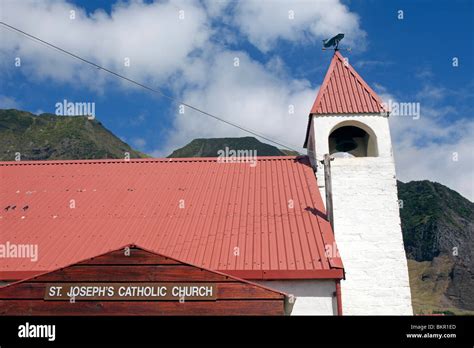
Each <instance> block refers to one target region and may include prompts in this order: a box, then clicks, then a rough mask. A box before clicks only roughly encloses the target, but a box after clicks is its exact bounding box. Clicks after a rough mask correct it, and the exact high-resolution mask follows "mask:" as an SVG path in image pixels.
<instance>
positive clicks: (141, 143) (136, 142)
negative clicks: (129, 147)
mask: <svg viewBox="0 0 474 348" xmlns="http://www.w3.org/2000/svg"><path fill="white" fill-rule="evenodd" d="M132 144H133V146H135V147H136V148H138V149H143V148H144V147H145V145H146V140H145V139H144V138H139V137H138V138H133V139H132Z"/></svg>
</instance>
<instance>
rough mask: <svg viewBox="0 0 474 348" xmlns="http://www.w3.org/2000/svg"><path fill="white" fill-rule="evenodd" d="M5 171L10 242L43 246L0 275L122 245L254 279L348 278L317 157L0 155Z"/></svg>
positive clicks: (3, 199)
mask: <svg viewBox="0 0 474 348" xmlns="http://www.w3.org/2000/svg"><path fill="white" fill-rule="evenodd" d="M0 177H1V186H0V229H1V231H2V233H1V234H0V243H1V244H6V243H7V242H9V243H14V244H17V245H18V244H37V245H38V248H39V259H38V261H37V262H32V261H30V260H29V259H25V258H7V259H3V260H2V259H0V279H19V277H20V276H21V277H25V276H31V275H33V274H35V273H38V272H45V271H50V270H53V269H56V268H58V267H63V266H65V265H68V264H71V263H74V262H76V261H79V260H82V259H85V258H88V257H94V256H95V255H98V254H101V253H104V252H107V251H110V250H113V249H117V248H119V247H120V246H122V245H124V244H136V245H142V246H144V247H146V248H147V249H149V250H151V251H155V252H157V253H162V254H165V255H169V256H170V257H173V258H176V259H179V260H181V261H183V262H188V263H191V264H194V265H198V266H201V267H204V268H209V269H213V270H217V271H221V272H224V273H228V274H231V275H234V276H238V277H242V278H246V279H286V278H295V279H298V278H301V279H303V278H341V277H342V276H343V270H342V263H341V260H340V258H339V257H332V256H333V255H329V257H328V256H326V253H325V247H326V246H328V247H334V245H335V242H334V236H333V233H332V230H331V227H330V225H329V223H328V221H327V220H326V219H325V218H324V206H323V202H322V200H321V197H320V194H319V189H318V185H317V182H316V178H315V175H314V173H313V170H312V168H311V167H310V166H309V161H308V158H307V157H298V158H295V157H259V158H258V162H257V165H256V166H251V165H250V164H249V163H219V162H217V161H216V158H186V159H143V160H130V161H124V160H84V161H41V162H0ZM71 200H74V203H75V208H73V209H71V208H70V205H71ZM181 200H182V201H181ZM291 201H292V202H293V208H291V207H290V206H291V203H292V202H291ZM180 202H181V203H183V204H184V208H180ZM8 206H10V208H9V209H6V208H7V207H8ZM13 206H16V208H15V209H12V208H11V207H13ZM26 206H27V208H25V207H26ZM237 254H238V255H237Z"/></svg>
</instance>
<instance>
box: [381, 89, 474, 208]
mask: <svg viewBox="0 0 474 348" xmlns="http://www.w3.org/2000/svg"><path fill="white" fill-rule="evenodd" d="M378 89H379V90H381V91H383V92H382V93H381V94H380V96H381V98H382V99H383V100H384V101H386V102H387V101H388V100H392V101H393V102H405V103H408V102H410V103H411V102H417V101H414V100H403V101H400V100H397V99H396V98H395V97H394V96H393V95H390V94H389V93H387V92H386V90H385V89H384V88H383V87H381V86H379V88H378ZM441 89H442V88H438V87H437V88H434V87H432V86H429V85H425V86H424V87H423V88H422V90H421V91H420V93H418V94H417V96H418V97H420V98H421V107H420V110H421V112H420V118H419V119H414V118H413V117H407V116H391V117H390V127H391V133H392V142H393V147H394V156H395V163H396V168H397V177H398V179H399V180H401V181H404V182H407V181H411V180H424V179H427V180H431V181H436V182H439V183H441V184H443V185H446V186H448V187H449V188H451V189H453V190H455V191H457V192H459V193H460V194H462V195H463V196H464V197H466V198H468V199H470V200H471V201H472V200H474V152H473V151H472V149H474V138H473V137H472V134H474V120H473V119H472V118H471V117H469V118H460V119H457V120H456V121H447V120H445V119H444V117H442V116H444V115H446V113H448V112H453V111H455V108H454V107H453V106H450V105H445V106H441V105H438V103H437V101H438V100H439V99H440V94H439V93H438V91H439V90H441ZM433 91H434V92H433Z"/></svg>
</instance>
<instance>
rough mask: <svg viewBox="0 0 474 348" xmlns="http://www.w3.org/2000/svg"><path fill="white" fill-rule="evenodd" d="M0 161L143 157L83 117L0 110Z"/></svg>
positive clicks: (100, 126)
mask: <svg viewBox="0 0 474 348" xmlns="http://www.w3.org/2000/svg"><path fill="white" fill-rule="evenodd" d="M0 148H1V149H2V150H1V151H0V160H2V161H14V160H15V156H16V154H17V153H19V154H20V156H21V157H20V158H21V160H60V159H68V160H73V159H94V158H97V159H103V158H124V156H125V153H126V152H128V153H130V158H140V157H146V156H145V155H144V154H142V153H140V152H138V151H135V150H133V149H132V148H131V147H130V146H128V145H127V144H126V143H124V142H123V141H121V140H120V139H119V138H117V137H116V136H115V135H114V134H112V133H111V132H110V131H109V130H107V129H106V128H105V127H104V126H103V125H102V124H101V123H100V122H98V121H96V120H89V119H87V117H85V116H56V115H53V114H41V115H38V116H37V115H34V114H32V113H29V112H26V111H19V110H14V109H8V110H2V109H0Z"/></svg>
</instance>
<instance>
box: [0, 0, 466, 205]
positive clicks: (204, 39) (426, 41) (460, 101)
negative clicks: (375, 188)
mask: <svg viewBox="0 0 474 348" xmlns="http://www.w3.org/2000/svg"><path fill="white" fill-rule="evenodd" d="M0 9H1V15H2V20H3V21H5V22H7V23H9V24H11V25H14V26H17V27H19V28H21V29H23V30H25V31H27V32H30V33H32V34H34V35H37V36H39V37H41V38H42V39H44V40H47V41H51V42H52V43H55V44H57V45H59V46H61V47H64V48H67V49H69V50H71V51H73V52H75V53H77V54H79V55H82V56H84V57H86V58H88V59H90V60H92V61H95V62H97V63H99V64H103V65H105V66H106V67H109V68H110V69H112V70H116V71H118V72H120V73H122V74H124V75H126V76H130V77H132V78H134V79H136V80H138V81H142V82H144V83H145V84H147V85H150V86H152V87H154V88H159V89H161V90H163V91H165V92H166V93H168V94H170V95H172V96H174V97H176V98H177V99H180V100H184V101H186V102H189V103H190V104H192V105H195V106H197V107H201V108H203V109H205V110H206V111H209V112H211V113H216V114H218V115H219V116H221V117H222V118H226V119H229V120H231V121H233V122H236V123H239V124H242V125H244V126H247V127H249V128H252V129H255V130H257V131H259V132H260V133H263V134H266V135H268V136H270V137H272V138H274V139H276V140H278V141H281V142H284V143H286V144H289V145H291V146H292V147H298V150H301V145H302V143H303V141H304V136H305V134H304V130H305V127H306V122H307V114H308V112H309V108H310V105H311V103H312V101H313V100H314V98H315V96H316V92H317V90H318V88H319V85H320V83H321V82H322V80H323V78H324V74H325V72H326V69H327V67H328V64H329V61H330V59H331V53H330V52H322V50H321V39H322V38H326V37H328V36H330V33H331V34H337V33H338V32H341V31H342V32H344V33H345V35H346V37H345V39H344V40H343V42H342V44H341V46H346V47H348V46H350V47H351V48H352V52H350V53H347V52H343V54H344V55H346V56H347V57H348V58H349V62H350V64H352V65H353V66H354V67H355V69H356V70H357V71H358V72H359V73H360V74H361V75H362V77H363V78H364V79H365V80H366V81H367V82H368V83H369V85H371V86H372V87H373V88H374V89H375V90H376V91H377V92H378V93H379V94H380V95H381V96H382V97H383V98H384V99H387V98H388V99H392V100H396V101H400V102H418V103H420V105H421V110H422V111H421V118H420V120H419V121H418V122H415V120H408V119H399V120H393V121H391V122H392V138H393V142H394V152H395V158H396V162H397V174H398V176H399V177H400V178H401V179H402V180H414V179H431V180H436V181H440V182H442V183H444V184H446V185H448V186H450V187H452V188H454V189H457V190H458V191H460V192H462V193H463V194H464V195H465V196H468V197H470V198H471V199H472V196H473V167H472V163H473V162H474V159H473V157H472V154H471V151H470V150H469V148H472V145H473V143H472V140H470V138H472V130H473V129H474V126H473V111H474V110H473V109H474V96H473V94H474V92H473V91H474V69H473V66H472V62H473V60H474V57H473V54H474V48H473V42H474V40H473V34H472V32H473V22H474V21H473V20H474V18H473V16H474V15H473V13H474V3H473V2H472V1H422V0H407V1H376V0H365V1H362V0H359V1H336V0H334V1H300V2H292V1H260V2H254V1H248V2H245V3H242V2H240V3H239V2H232V1H219V2H217V1H190V0H183V1H171V2H168V1H161V2H158V3H153V2H150V1H147V2H145V3H141V2H132V3H130V2H121V3H118V4H113V2H111V1H102V0H96V1H69V2H66V1H56V2H50V1H44V2H42V3H41V4H38V3H36V4H34V3H30V2H29V1H25V2H21V3H18V2H17V1H11V0H2V1H1V7H0ZM71 10H72V11H74V12H75V18H74V19H71V18H70V14H71V12H70V11H71ZM180 10H183V11H184V19H183V20H181V22H177V19H176V17H178V15H179V11H180ZM400 10H401V11H403V19H399V18H398V16H399V12H398V11H400ZM289 11H294V19H293V20H290V19H289V18H288V14H289ZM0 38H1V42H2V43H1V44H0V55H1V56H2V57H1V58H2V62H1V63H0V69H1V70H0V71H1V74H2V76H1V80H2V83H1V89H0V108H6V107H16V108H19V109H23V110H28V111H31V112H34V113H38V112H51V113H54V111H55V104H56V103H57V102H61V101H63V100H64V99H67V100H68V101H73V102H75V101H77V102H94V103H95V104H96V115H97V118H98V119H99V120H100V121H101V122H102V123H103V124H104V125H105V126H106V127H107V128H108V129H110V130H111V131H112V132H113V133H115V134H116V135H118V136H120V137H121V138H122V139H124V140H125V141H127V142H128V143H129V144H130V145H132V146H133V147H135V148H137V149H139V150H141V151H144V152H147V153H150V154H153V155H155V156H166V155H168V154H169V152H170V151H171V150H172V149H174V148H177V147H181V146H183V145H185V144H186V143H187V142H188V141H190V140H192V139H193V138H196V137H213V136H222V137H224V136H243V135H246V134H245V133H242V132H240V131H237V130H235V129H233V128H231V127H229V126H226V125H222V124H218V122H217V121H214V120H210V119H208V118H207V117H206V116H204V115H200V114H198V113H196V112H193V111H190V110H187V111H186V112H185V114H184V115H179V113H178V112H177V111H178V105H177V104H173V103H170V101H169V100H166V99H163V98H160V97H158V96H156V95H153V94H150V93H149V92H147V91H144V90H141V89H137V88H134V87H131V86H129V85H127V84H124V83H123V82H120V81H117V79H114V78H110V77H108V76H106V75H104V73H102V72H100V71H97V70H96V69H93V68H90V67H88V66H83V65H81V64H79V63H77V62H74V61H73V60H71V59H70V58H68V57H66V56H64V55H62V54H58V53H57V52H54V51H52V50H50V49H48V48H46V47H44V46H42V45H38V44H36V43H33V42H31V41H29V40H27V39H25V38H23V37H21V36H19V35H17V34H15V33H12V32H9V31H6V30H5V29H1V31H0ZM16 57H20V58H21V63H22V64H21V67H15V66H14V65H13V64H12V62H14V59H15V58H16ZM124 57H130V58H131V66H130V67H128V68H127V67H124V66H123V64H122V61H123V58H124ZM454 57H457V58H458V60H459V65H458V66H457V67H453V65H452V60H453V58H454ZM235 58H238V59H239V66H238V67H235V65H234V63H235V61H234V59H235ZM290 104H292V105H294V106H295V114H293V115H290V116H289V115H288V112H287V109H288V105H290ZM454 152H456V153H458V155H459V156H458V157H459V160H458V161H453V160H452V154H453V153H454ZM413 156H415V160H413V158H414V157H413ZM453 173H455V174H453Z"/></svg>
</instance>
